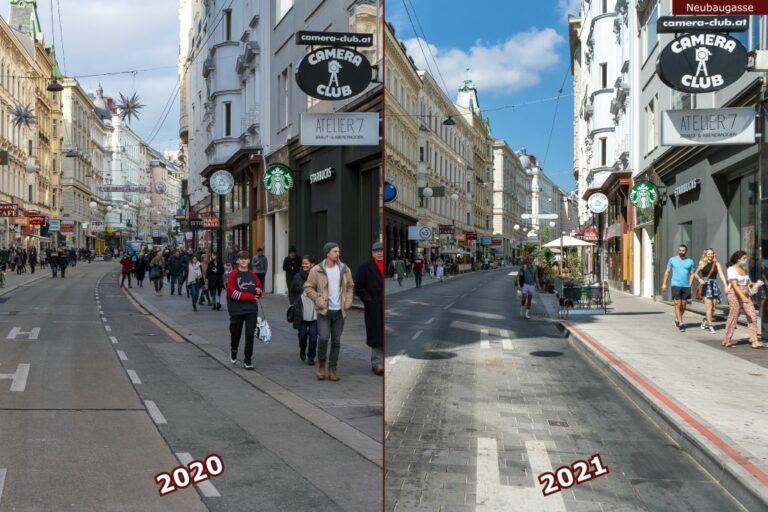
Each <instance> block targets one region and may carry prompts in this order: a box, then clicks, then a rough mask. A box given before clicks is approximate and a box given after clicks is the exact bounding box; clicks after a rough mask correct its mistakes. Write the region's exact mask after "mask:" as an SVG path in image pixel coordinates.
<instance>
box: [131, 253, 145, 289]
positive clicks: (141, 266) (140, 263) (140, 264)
mask: <svg viewBox="0 0 768 512" xmlns="http://www.w3.org/2000/svg"><path fill="white" fill-rule="evenodd" d="M147 258H148V256H147V255H145V254H142V255H140V256H139V258H138V259H137V260H136V264H135V270H134V273H135V274H136V284H137V285H139V286H144V277H146V273H147Z"/></svg>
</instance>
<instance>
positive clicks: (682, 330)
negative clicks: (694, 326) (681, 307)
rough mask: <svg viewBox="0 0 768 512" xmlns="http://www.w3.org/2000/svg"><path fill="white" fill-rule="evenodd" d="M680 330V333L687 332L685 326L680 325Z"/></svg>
mask: <svg viewBox="0 0 768 512" xmlns="http://www.w3.org/2000/svg"><path fill="white" fill-rule="evenodd" d="M677 328H678V329H680V332H685V324H684V323H680V325H678V326H677Z"/></svg>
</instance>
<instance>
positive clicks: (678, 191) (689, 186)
mask: <svg viewBox="0 0 768 512" xmlns="http://www.w3.org/2000/svg"><path fill="white" fill-rule="evenodd" d="M699 185H701V180H700V179H699V178H694V179H692V180H691V181H686V182H685V183H683V184H682V185H678V186H677V187H675V188H674V189H673V190H672V195H673V196H675V197H680V196H681V195H683V194H685V193H688V192H690V191H692V190H696V189H697V188H698V187H699Z"/></svg>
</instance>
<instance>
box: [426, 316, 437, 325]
mask: <svg viewBox="0 0 768 512" xmlns="http://www.w3.org/2000/svg"><path fill="white" fill-rule="evenodd" d="M434 321H435V317H432V318H430V319H429V320H427V325H429V324H431V323H432V322H434Z"/></svg>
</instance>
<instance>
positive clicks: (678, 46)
mask: <svg viewBox="0 0 768 512" xmlns="http://www.w3.org/2000/svg"><path fill="white" fill-rule="evenodd" d="M747 64H748V59H747V50H746V49H745V48H744V46H743V45H742V44H741V42H739V41H738V40H737V39H734V38H732V37H731V36H728V35H725V34H708V33H705V34H686V35H683V36H680V37H678V38H676V39H673V40H672V42H671V43H669V44H668V45H667V46H666V47H665V48H664V49H663V50H662V51H661V54H660V55H659V60H658V61H657V62H656V71H657V72H658V73H659V78H660V79H661V81H662V82H664V83H665V84H667V85H668V86H669V87H671V88H673V89H675V90H677V91H682V92H690V93H697V94H699V93H705V92H713V91H718V90H720V89H722V88H724V87H727V86H729V85H731V84H732V83H734V82H735V81H736V80H738V79H739V78H741V75H743V74H744V72H746V70H747Z"/></svg>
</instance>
